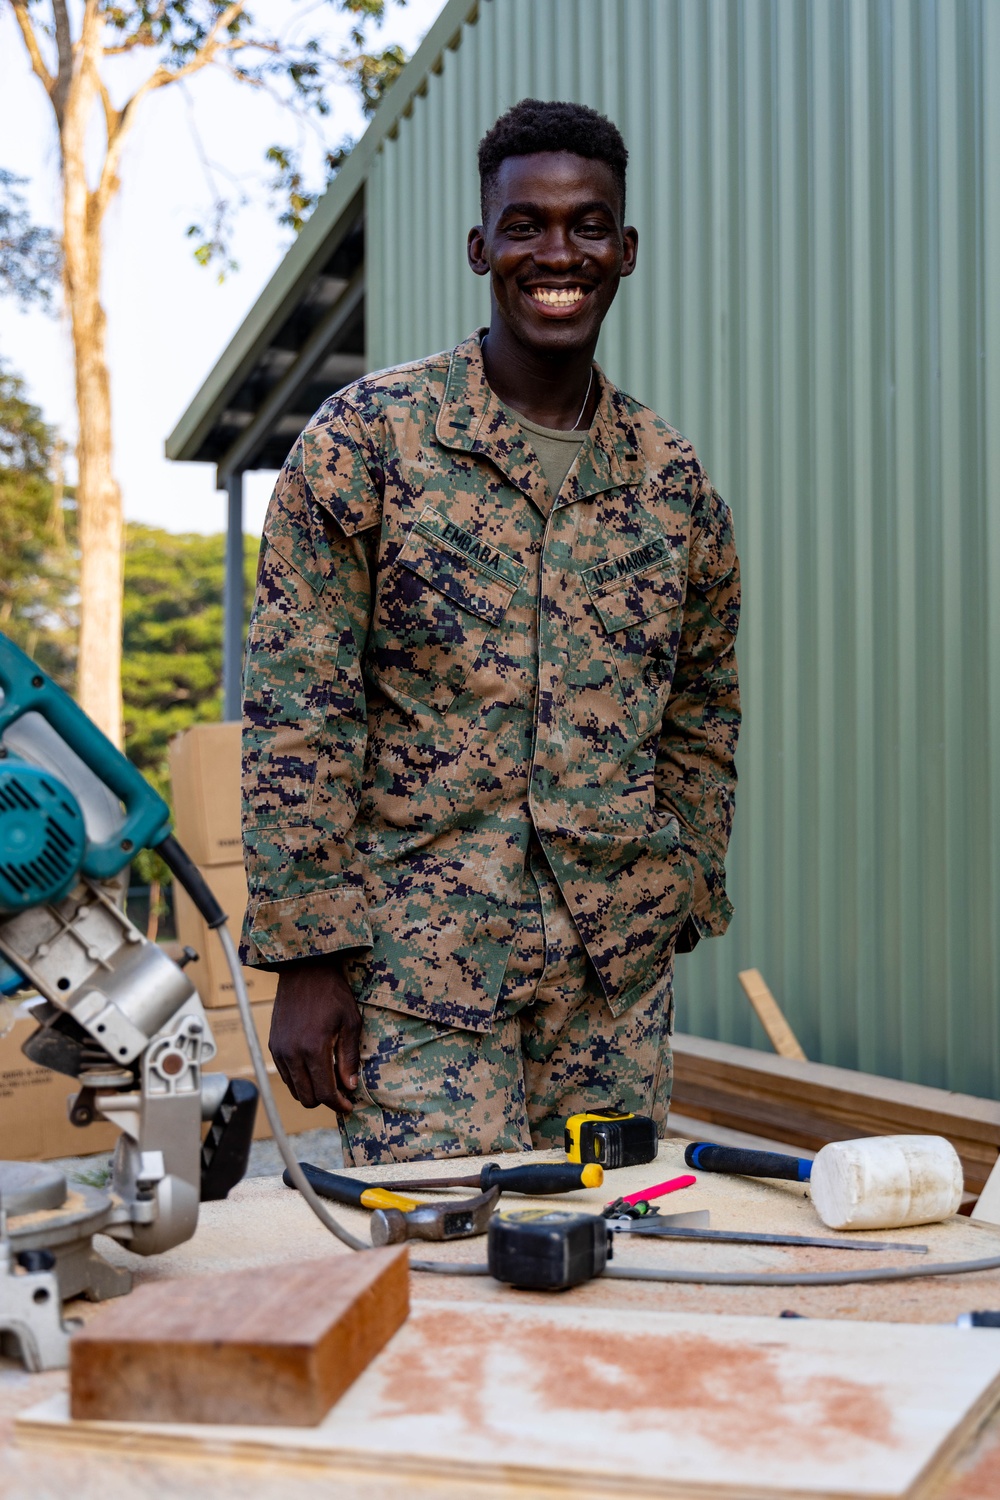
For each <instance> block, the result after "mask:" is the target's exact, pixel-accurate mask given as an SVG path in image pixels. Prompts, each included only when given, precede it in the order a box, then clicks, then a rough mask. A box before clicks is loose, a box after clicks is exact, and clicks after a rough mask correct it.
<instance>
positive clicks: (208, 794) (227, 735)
mask: <svg viewBox="0 0 1000 1500" xmlns="http://www.w3.org/2000/svg"><path fill="white" fill-rule="evenodd" d="M170 780H171V783H172V785H173V793H174V816H175V818H176V820H177V826H176V828H175V830H174V832H175V833H176V835H177V840H178V842H179V843H180V844H182V845H183V846H184V848H185V849H186V850H187V852H188V854H190V856H191V858H192V859H193V860H194V862H195V864H196V865H227V864H234V863H235V862H236V861H237V860H239V859H242V858H243V844H242V839H241V834H240V725H239V724H236V723H229V724H195V725H193V726H192V727H191V728H190V729H187V730H185V731H184V733H183V734H179V735H178V736H177V737H176V739H174V740H171V742H170Z"/></svg>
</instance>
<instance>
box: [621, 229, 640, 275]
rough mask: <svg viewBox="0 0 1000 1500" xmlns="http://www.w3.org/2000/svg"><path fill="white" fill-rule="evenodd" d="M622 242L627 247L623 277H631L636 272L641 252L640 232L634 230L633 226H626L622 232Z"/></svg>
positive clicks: (623, 264)
mask: <svg viewBox="0 0 1000 1500" xmlns="http://www.w3.org/2000/svg"><path fill="white" fill-rule="evenodd" d="M622 240H623V242H624V245H625V253H624V255H623V256H622V272H621V273H622V275H623V276H631V274H632V272H633V271H634V270H635V258H636V255H637V254H638V252H639V231H638V229H633V227H632V225H631V224H626V225H625V228H624V229H623V230H622Z"/></svg>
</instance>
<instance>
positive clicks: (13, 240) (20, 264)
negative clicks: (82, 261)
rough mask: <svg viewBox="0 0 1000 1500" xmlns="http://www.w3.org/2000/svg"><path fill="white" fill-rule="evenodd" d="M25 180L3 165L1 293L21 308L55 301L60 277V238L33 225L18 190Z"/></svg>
mask: <svg viewBox="0 0 1000 1500" xmlns="http://www.w3.org/2000/svg"><path fill="white" fill-rule="evenodd" d="M25 181H26V179H25V178H24V177H17V176H15V174H14V173H13V172H7V171H5V170H4V168H3V167H0V293H6V294H9V295H11V296H13V297H16V298H17V300H18V302H19V303H20V304H21V306H22V307H27V306H28V304H29V303H31V302H41V303H44V304H47V303H49V302H50V301H51V300H52V289H53V287H54V286H55V284H56V282H57V281H58V280H59V269H60V264H61V261H60V254H59V241H58V240H57V239H56V237H55V235H54V234H53V233H52V231H51V230H49V229H40V228H39V227H38V225H37V224H32V222H31V220H30V219H29V217H28V213H27V210H26V209H25V207H24V198H23V196H22V194H21V193H19V192H18V188H19V187H21V186H23V184H24V182H25Z"/></svg>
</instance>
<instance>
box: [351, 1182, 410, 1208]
mask: <svg viewBox="0 0 1000 1500" xmlns="http://www.w3.org/2000/svg"><path fill="white" fill-rule="evenodd" d="M361 1207H362V1208H398V1209H399V1210H400V1212H401V1213H404V1214H408V1213H409V1212H410V1211H411V1209H414V1208H417V1207H418V1204H417V1202H416V1200H415V1199H413V1198H404V1197H403V1195H402V1194H401V1193H390V1192H389V1189H388V1188H377V1187H373V1188H365V1190H364V1192H363V1193H362V1194H361Z"/></svg>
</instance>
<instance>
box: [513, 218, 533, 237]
mask: <svg viewBox="0 0 1000 1500" xmlns="http://www.w3.org/2000/svg"><path fill="white" fill-rule="evenodd" d="M534 229H535V226H534V224H532V223H531V221H530V220H529V219H523V220H522V221H521V222H520V223H517V224H508V225H507V233H508V234H533V233H534Z"/></svg>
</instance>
